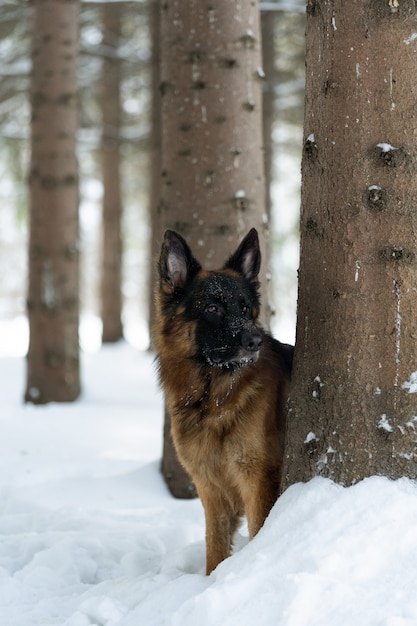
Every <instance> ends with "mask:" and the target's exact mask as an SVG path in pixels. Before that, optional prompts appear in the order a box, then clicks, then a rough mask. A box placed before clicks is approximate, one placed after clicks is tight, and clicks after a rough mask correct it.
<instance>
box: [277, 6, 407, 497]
mask: <svg viewBox="0 0 417 626" xmlns="http://www.w3.org/2000/svg"><path fill="white" fill-rule="evenodd" d="M416 17H417V15H416V8H415V3H414V2H407V1H404V2H402V1H401V0H400V1H399V2H397V1H393V0H389V1H388V0H386V2H382V1H380V0H378V1H367V2H363V1H362V0H353V1H351V2H344V1H343V0H332V1H330V0H327V1H326V0H320V1H319V0H318V1H316V0H309V1H308V3H307V63H306V67H307V85H306V110H305V143H304V154H303V164H302V175H303V185H302V212H301V227H300V228H301V261H300V275H299V278H300V282H299V302H298V321H297V345H296V354H295V368H294V376H293V387H292V393H291V399H290V414H289V428H288V433H287V453H286V459H285V468H284V476H285V478H284V484H283V488H286V487H287V486H289V485H291V484H292V483H294V482H297V481H300V480H308V479H309V478H311V477H312V476H315V475H322V476H329V477H331V478H332V479H334V480H335V481H337V482H339V483H341V484H345V485H350V484H352V483H355V482H356V481H358V480H360V479H362V478H364V477H366V476H369V475H373V474H381V475H385V476H388V477H392V478H397V477H400V476H410V477H413V478H415V477H416V476H417V465H416V442H417V395H416V392H417V341H416V334H417V276H416V274H417V273H416V270H417V247H416V226H417V222H416V207H415V203H416V198H417V172H416V158H417V152H416V117H415V107H416V101H417V82H416V80H415V77H416V68H417V65H416V59H417V35H416Z"/></svg>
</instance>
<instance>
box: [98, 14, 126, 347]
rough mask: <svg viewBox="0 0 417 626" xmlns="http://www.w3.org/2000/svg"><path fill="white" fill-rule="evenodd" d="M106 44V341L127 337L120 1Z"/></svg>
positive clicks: (106, 29) (109, 20)
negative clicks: (123, 301)
mask: <svg viewBox="0 0 417 626" xmlns="http://www.w3.org/2000/svg"><path fill="white" fill-rule="evenodd" d="M102 11H103V46H105V47H106V49H107V51H108V55H107V56H105V57H104V59H103V70H102V92H101V106H102V115H103V118H102V122H103V136H102V147H101V156H102V179H103V231H102V232H103V241H102V264H101V318H102V321H103V332H102V338H103V342H105V343H106V342H114V341H118V340H119V339H121V337H122V336H123V327H122V232H121V230H122V226H121V220H122V200H121V181H120V116H121V111H120V108H121V107H120V81H121V63H120V60H119V59H118V58H117V54H118V47H119V40H120V29H121V8H120V3H109V4H104V5H103V8H102Z"/></svg>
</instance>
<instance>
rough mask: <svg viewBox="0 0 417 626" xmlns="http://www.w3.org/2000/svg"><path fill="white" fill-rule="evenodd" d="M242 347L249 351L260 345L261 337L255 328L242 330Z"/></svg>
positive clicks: (257, 348) (256, 349)
mask: <svg viewBox="0 0 417 626" xmlns="http://www.w3.org/2000/svg"><path fill="white" fill-rule="evenodd" d="M241 341H242V347H243V348H245V349H246V350H248V351H249V352H257V351H258V350H259V348H260V347H261V343H262V337H261V334H260V333H259V332H258V331H257V330H252V331H249V330H244V331H242V338H241Z"/></svg>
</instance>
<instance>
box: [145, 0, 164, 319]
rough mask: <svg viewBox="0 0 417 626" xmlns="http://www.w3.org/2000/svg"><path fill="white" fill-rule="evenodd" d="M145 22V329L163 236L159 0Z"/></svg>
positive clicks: (151, 314) (152, 310)
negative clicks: (147, 31)
mask: <svg viewBox="0 0 417 626" xmlns="http://www.w3.org/2000/svg"><path fill="white" fill-rule="evenodd" d="M148 10H149V23H150V29H151V40H152V52H151V54H152V58H151V90H152V93H151V98H152V108H151V136H150V144H151V145H150V168H151V174H150V176H151V184H150V194H149V212H150V221H151V232H152V240H151V263H150V266H149V271H150V275H149V279H150V280H149V329H150V330H152V327H153V323H154V319H155V301H154V295H153V290H154V278H155V263H156V259H157V258H158V257H159V252H160V247H161V241H162V237H163V226H162V225H161V215H160V212H159V201H160V195H161V194H160V185H161V145H162V137H161V94H160V91H159V84H160V46H159V42H160V36H159V29H160V19H159V18H160V15H159V14H160V2H159V0H155V1H154V2H151V3H150V5H149V9H148Z"/></svg>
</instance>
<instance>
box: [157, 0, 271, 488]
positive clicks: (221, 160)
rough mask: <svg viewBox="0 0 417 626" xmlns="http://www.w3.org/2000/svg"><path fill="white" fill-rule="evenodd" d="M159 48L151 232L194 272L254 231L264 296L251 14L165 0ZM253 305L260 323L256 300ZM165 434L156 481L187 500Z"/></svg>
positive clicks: (258, 76)
mask: <svg viewBox="0 0 417 626" xmlns="http://www.w3.org/2000/svg"><path fill="white" fill-rule="evenodd" d="M160 41H161V49H160V52H161V85H160V92H161V111H162V113H161V114H162V164H161V181H160V203H159V215H160V224H161V230H162V229H165V228H172V229H174V230H176V231H178V232H179V233H180V234H182V235H183V236H185V238H186V239H187V241H188V243H189V244H190V245H191V247H192V249H193V250H195V252H196V254H197V255H198V258H199V260H200V262H202V264H203V266H204V267H206V268H207V269H210V268H211V269H213V268H216V267H219V266H220V265H221V264H222V263H223V261H224V260H225V259H226V258H227V257H228V256H229V255H230V254H231V252H232V251H233V250H234V249H235V248H236V247H237V245H238V243H239V242H240V240H241V239H242V237H243V235H244V234H246V232H247V231H248V230H249V229H250V228H251V227H252V226H255V227H256V228H257V229H258V231H259V234H260V236H261V241H262V251H263V257H264V262H263V268H262V275H261V277H260V278H261V282H262V284H263V290H264V294H265V293H266V292H267V284H266V279H265V277H266V274H267V272H266V270H267V258H266V256H267V255H266V250H267V245H266V239H267V234H268V232H267V219H266V214H265V207H264V203H265V187H264V185H265V180H264V161H263V147H262V122H261V119H262V117H261V116H262V94H261V91H262V79H263V71H262V69H261V67H262V66H261V38H260V27H259V7H258V5H257V4H256V3H252V2H250V1H249V0H244V1H239V2H238V1H237V0H230V1H229V2H224V1H223V0H215V1H214V2H206V1H205V0H202V1H201V2H194V1H193V0H185V1H184V0H181V1H180V0H167V1H165V2H164V3H163V4H162V6H161V32H160ZM263 307H264V309H263V313H264V317H263V319H264V320H265V321H266V320H268V319H269V315H268V298H267V297H266V296H264V298H263ZM165 434H166V437H168V439H167V440H166V441H165V444H164V458H163V464H162V467H163V471H164V475H165V476H167V471H168V472H169V475H170V476H174V477H176V478H175V480H173V479H170V480H167V482H168V486H169V487H170V489H171V491H172V492H173V493H174V495H178V496H180V497H183V494H184V493H185V494H192V493H193V490H192V487H191V486H190V484H189V483H188V486H187V480H188V478H187V476H186V475H184V474H183V473H182V472H183V470H182V469H181V466H180V465H179V464H178V461H177V460H176V457H175V456H174V455H173V450H172V441H171V440H170V438H169V428H168V427H167V426H166V427H165ZM170 451H171V452H170ZM169 459H172V464H170V469H169V470H167V460H169ZM178 485H179V488H178V489H177V486H178Z"/></svg>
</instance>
